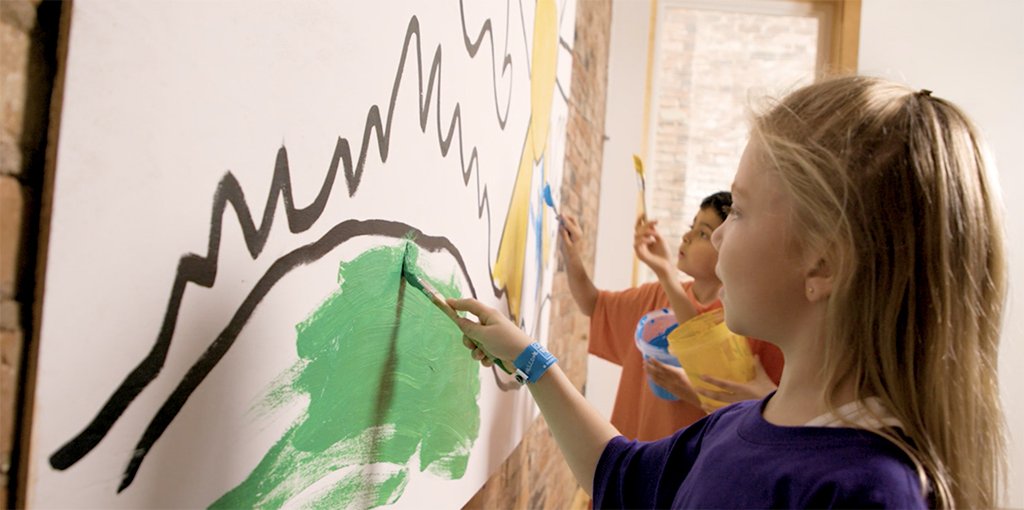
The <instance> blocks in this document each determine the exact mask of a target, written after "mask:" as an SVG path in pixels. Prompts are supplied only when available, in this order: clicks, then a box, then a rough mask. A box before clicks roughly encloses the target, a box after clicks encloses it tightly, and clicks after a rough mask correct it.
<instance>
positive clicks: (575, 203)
mask: <svg viewBox="0 0 1024 510" xmlns="http://www.w3.org/2000/svg"><path fill="white" fill-rule="evenodd" d="M611 17H612V4H611V0H578V2H577V4H576V40H575V42H574V44H573V70H572V87H571V92H570V94H569V122H568V127H567V131H568V140H567V141H566V154H565V170H564V177H563V179H562V203H561V205H560V206H559V210H562V211H568V212H571V213H573V214H575V215H576V216H577V217H578V218H579V219H580V223H581V224H582V225H597V207H598V196H599V194H600V179H601V156H602V154H603V147H604V121H605V101H606V97H607V87H608V44H609V40H610V35H609V33H610V30H611ZM584 238H585V241H584V243H583V248H582V250H581V252H582V253H583V261H584V265H585V266H586V267H587V271H588V272H589V273H590V274H593V273H594V248H595V245H596V244H597V232H596V231H594V230H593V229H591V230H588V231H584ZM551 300H552V308H551V330H550V335H549V337H548V338H549V342H550V345H549V348H550V350H551V352H552V353H554V355H555V356H556V357H558V360H559V361H558V362H559V364H560V365H561V367H562V370H564V371H565V372H566V374H567V375H568V376H569V379H571V380H572V382H573V383H574V384H575V385H576V387H577V388H579V389H581V390H582V389H583V386H584V384H585V382H586V380H587V335H588V332H589V329H590V322H589V319H588V318H587V317H586V316H584V315H583V314H581V313H580V312H579V309H578V308H577V307H576V303H575V302H574V301H573V299H572V295H571V294H570V293H569V284H568V280H567V279H566V274H565V271H564V270H563V269H562V268H561V267H560V268H559V271H558V272H557V273H556V274H555V280H554V283H553V287H552V293H551ZM466 508H467V509H477V508H488V509H489V508H530V509H548V508H559V509H564V508H573V509H586V508H587V499H586V495H585V494H583V492H582V491H581V490H580V489H579V485H578V484H577V483H576V479H575V478H573V476H572V473H571V472H570V471H569V466H568V465H567V464H566V463H565V460H564V459H563V458H562V454H561V453H560V452H559V451H558V446H557V445H556V444H555V440H554V438H553V437H552V435H551V432H550V431H549V430H548V427H547V423H546V422H545V421H544V418H543V417H541V418H538V419H537V421H536V422H534V423H533V425H532V426H531V427H530V429H529V430H528V431H527V433H526V435H525V437H523V442H522V443H520V445H519V446H518V447H517V448H516V449H515V450H513V451H512V454H511V455H510V456H509V458H508V460H506V461H505V463H504V464H503V465H502V466H501V467H500V468H499V469H498V471H497V472H496V473H495V474H494V475H493V476H491V479H490V480H488V482H487V483H486V484H485V485H484V487H483V488H482V489H480V492H478V493H477V494H476V496H474V497H473V499H472V500H470V502H469V503H468V504H467V505H466Z"/></svg>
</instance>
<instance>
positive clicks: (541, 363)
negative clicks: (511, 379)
mask: <svg viewBox="0 0 1024 510" xmlns="http://www.w3.org/2000/svg"><path fill="white" fill-rule="evenodd" d="M557 361H558V358H556V357H554V356H553V355H552V354H551V353H550V352H548V350H547V349H545V348H544V346H542V345H541V344H539V343H537V342H534V343H532V344H530V346H529V347H527V348H526V350H524V351H523V353H522V354H520V355H519V357H518V358H516V360H515V362H513V363H512V364H513V365H515V367H516V374H515V375H516V381H519V384H526V383H528V382H531V383H533V382H537V379H540V376H542V375H544V372H546V371H547V369H548V367H550V366H551V365H554V364H555V363H556V362H557Z"/></svg>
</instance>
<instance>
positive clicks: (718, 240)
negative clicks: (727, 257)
mask: <svg viewBox="0 0 1024 510" xmlns="http://www.w3.org/2000/svg"><path fill="white" fill-rule="evenodd" d="M724 225H725V224H724V223H723V224H722V226H724ZM722 226H719V227H718V228H716V229H715V231H714V232H712V233H711V246H714V247H715V250H719V249H720V247H721V246H722V232H724V231H725V229H723V228H722Z"/></svg>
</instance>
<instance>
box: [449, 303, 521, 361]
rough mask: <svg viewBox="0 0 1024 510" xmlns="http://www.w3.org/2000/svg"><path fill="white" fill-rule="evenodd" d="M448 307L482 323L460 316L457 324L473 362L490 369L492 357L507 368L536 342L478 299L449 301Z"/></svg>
mask: <svg viewBox="0 0 1024 510" xmlns="http://www.w3.org/2000/svg"><path fill="white" fill-rule="evenodd" d="M447 302H448V306H451V307H452V308H454V309H455V310H459V311H463V312H469V313H471V314H473V315H476V316H477V318H479V319H480V322H474V321H472V320H469V319H466V318H464V317H459V320H458V321H457V324H458V326H459V329H460V330H462V334H463V337H462V344H463V345H465V346H466V348H468V349H471V350H472V351H473V352H472V356H473V359H475V360H478V361H480V362H481V363H483V365H484V366H485V367H489V366H491V365H492V364H493V363H492V362H491V358H497V359H500V360H502V363H503V364H504V365H505V366H506V367H511V366H512V362H513V361H514V360H515V359H516V358H518V357H519V355H520V354H522V352H523V351H524V350H526V348H527V347H529V346H530V344H532V343H533V339H532V338H530V337H529V336H527V334H526V333H524V332H523V331H522V330H521V329H519V328H517V327H516V325H515V324H513V323H512V321H510V320H508V318H506V317H505V316H504V315H502V314H501V313H499V312H498V311H497V310H495V309H493V308H489V307H487V306H485V305H484V304H483V303H481V302H479V301H477V300H475V299H451V298H449V299H448V301H447Z"/></svg>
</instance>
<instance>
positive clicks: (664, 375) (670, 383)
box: [644, 358, 702, 407]
mask: <svg viewBox="0 0 1024 510" xmlns="http://www.w3.org/2000/svg"><path fill="white" fill-rule="evenodd" d="M644 371H646V372H647V376H648V377H650V378H651V380H652V381H654V384H657V385H658V386H661V387H662V388H665V389H666V390H668V392H669V393H671V394H673V395H675V396H676V398H678V399H679V400H682V401H684V402H689V403H691V404H693V405H695V406H697V407H702V406H701V403H700V397H698V396H697V391H696V388H694V387H693V384H691V383H690V378H689V376H687V375H686V370H683V369H682V368H680V367H674V366H672V365H666V364H664V363H662V362H660V361H658V360H656V359H654V358H648V359H647V362H646V363H644Z"/></svg>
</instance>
